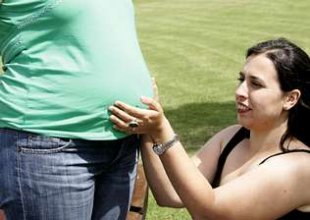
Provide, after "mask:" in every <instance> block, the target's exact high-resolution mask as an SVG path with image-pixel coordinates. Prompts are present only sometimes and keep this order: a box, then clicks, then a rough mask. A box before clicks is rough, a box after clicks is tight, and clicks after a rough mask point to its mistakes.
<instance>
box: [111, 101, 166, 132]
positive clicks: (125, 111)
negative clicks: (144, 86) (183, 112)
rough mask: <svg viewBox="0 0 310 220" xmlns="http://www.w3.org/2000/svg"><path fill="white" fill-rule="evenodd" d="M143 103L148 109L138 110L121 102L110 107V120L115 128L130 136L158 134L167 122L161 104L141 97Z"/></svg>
mask: <svg viewBox="0 0 310 220" xmlns="http://www.w3.org/2000/svg"><path fill="white" fill-rule="evenodd" d="M141 102H142V103H143V104H145V105H147V106H148V109H142V108H137V107H134V106H131V105H128V104H126V103H124V102H121V101H116V102H115V104H114V106H110V108H109V110H110V112H111V113H112V114H111V116H110V120H111V121H112V123H114V128H115V129H117V130H119V131H123V132H126V133H130V134H150V135H152V133H156V132H158V131H159V130H160V129H161V127H162V125H163V124H164V122H165V116H164V113H163V109H162V107H161V105H160V104H159V102H157V101H156V100H155V99H152V98H148V97H141Z"/></svg>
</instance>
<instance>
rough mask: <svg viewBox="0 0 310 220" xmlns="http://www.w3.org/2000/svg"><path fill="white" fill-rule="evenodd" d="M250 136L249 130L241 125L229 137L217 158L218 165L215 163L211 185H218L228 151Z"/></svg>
mask: <svg viewBox="0 0 310 220" xmlns="http://www.w3.org/2000/svg"><path fill="white" fill-rule="evenodd" d="M249 136H250V131H249V130H247V129H246V128H244V127H241V128H240V129H239V130H238V131H237V132H236V134H235V135H234V136H233V137H232V138H231V139H230V141H229V142H228V143H227V144H226V146H225V147H224V150H223V152H222V153H221V155H220V157H219V160H218V165H217V170H216V172H215V176H214V179H213V182H212V184H211V185H212V187H217V186H219V183H220V179H221V175H222V172H223V168H224V165H225V162H226V159H227V157H228V155H229V153H230V152H231V151H232V150H233V149H234V147H235V146H236V145H237V144H238V143H240V142H241V141H242V140H243V139H245V138H249Z"/></svg>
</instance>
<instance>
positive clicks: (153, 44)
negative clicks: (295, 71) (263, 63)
mask: <svg viewBox="0 0 310 220" xmlns="http://www.w3.org/2000/svg"><path fill="white" fill-rule="evenodd" d="M135 7H136V14H137V25H138V30H139V39H140V43H141V46H142V50H143V53H144V55H145V58H146V60H147V63H148V66H149V68H150V70H151V72H152V75H154V76H155V77H156V80H157V83H158V86H159V91H160V97H161V101H162V104H163V106H164V108H165V112H166V114H167V116H168V118H169V119H170V121H171V122H172V124H173V126H174V127H175V130H176V132H177V133H179V135H180V136H181V139H182V142H183V143H184V144H185V146H186V148H187V149H188V151H190V152H193V151H195V150H196V149H198V148H199V147H200V146H201V145H203V143H204V142H205V141H206V140H207V139H208V138H209V137H210V136H211V135H213V134H214V133H215V132H217V131H218V130H220V129H221V128H223V127H225V126H227V125H228V124H232V123H235V122H236V120H235V107H234V90H235V87H236V85H237V77H238V73H239V70H240V68H241V66H242V64H243V62H244V54H245V50H246V49H247V48H248V47H250V46H252V45H253V44H255V43H257V42H259V41H262V40H267V39H270V38H278V37H286V38H288V39H290V40H292V41H294V42H296V43H297V44H298V45H300V46H302V47H303V48H304V49H305V50H306V51H307V52H308V53H309V52H310V37H309V36H310V26H309V21H310V13H309V11H310V2H309V1H308V0H299V1H289V0H273V1H270V0H259V1H253V0H135ZM149 201H150V202H149V209H148V216H147V219H150V220H153V219H154V220H157V219H158V220H162V219H178V220H179V219H182V220H183V219H190V217H189V215H187V214H186V211H184V210H175V209H166V208H159V207H158V206H156V204H155V202H154V200H153V199H152V198H150V200H149Z"/></svg>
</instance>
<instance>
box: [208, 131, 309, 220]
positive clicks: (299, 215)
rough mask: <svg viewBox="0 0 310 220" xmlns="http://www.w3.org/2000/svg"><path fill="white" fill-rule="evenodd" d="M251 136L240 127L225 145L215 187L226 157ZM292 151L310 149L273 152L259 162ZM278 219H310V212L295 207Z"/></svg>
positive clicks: (307, 151)
mask: <svg viewBox="0 0 310 220" xmlns="http://www.w3.org/2000/svg"><path fill="white" fill-rule="evenodd" d="M249 137H250V132H249V130H247V129H246V128H243V127H242V128H240V129H239V130H238V131H237V133H236V134H235V135H234V136H233V137H232V138H231V140H230V141H229V142H228V143H227V145H226V146H225V148H224V150H223V152H222V153H221V155H220V157H219V160H218V165H217V170H216V172H215V176H214V179H213V182H212V186H213V188H215V187H217V186H219V184H220V180H221V175H222V171H223V168H224V165H225V162H226V159H227V157H228V155H229V153H230V152H231V151H232V150H233V149H234V147H235V146H236V145H237V144H238V143H239V142H241V141H242V140H243V139H246V138H249ZM292 152H306V153H310V150H303V149H300V150H292V151H286V152H280V153H277V154H273V155H271V156H269V157H267V158H265V159H264V160H263V161H262V162H260V163H259V164H262V163H264V162H265V161H266V160H268V159H269V158H271V157H274V156H277V155H281V154H286V153H292ZM278 220H310V212H301V211H299V210H297V209H294V210H293V211H291V212H289V213H287V214H286V215H284V216H282V217H281V218H278Z"/></svg>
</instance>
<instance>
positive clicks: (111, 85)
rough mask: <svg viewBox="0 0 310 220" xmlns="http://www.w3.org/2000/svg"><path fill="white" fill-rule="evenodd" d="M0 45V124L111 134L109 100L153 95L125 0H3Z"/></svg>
mask: <svg viewBox="0 0 310 220" xmlns="http://www.w3.org/2000/svg"><path fill="white" fill-rule="evenodd" d="M0 52H1V56H2V60H3V64H4V74H3V75H1V76H0V83H1V85H0V127H8V128H13V129H21V130H26V131H30V132H35V133H40V134H45V135H51V136H57V137H65V138H81V139H88V140H109V139H117V138H121V137H124V136H125V134H123V133H120V132H117V131H115V130H113V128H112V124H111V122H110V121H109V112H108V107H109V106H110V105H112V104H113V103H114V101H115V100H122V101H124V102H127V103H129V104H132V105H135V106H139V107H143V105H142V104H141V103H140V101H139V98H140V97H141V95H145V96H152V86H151V79H150V75H149V72H148V69H147V66H146V64H145V61H144V59H143V56H142V53H141V50H140V47H139V44H138V40H137V36H136V27H135V18H134V8H133V4H132V1H131V0H91V1H77V0H4V2H3V3H2V5H1V6H0Z"/></svg>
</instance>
